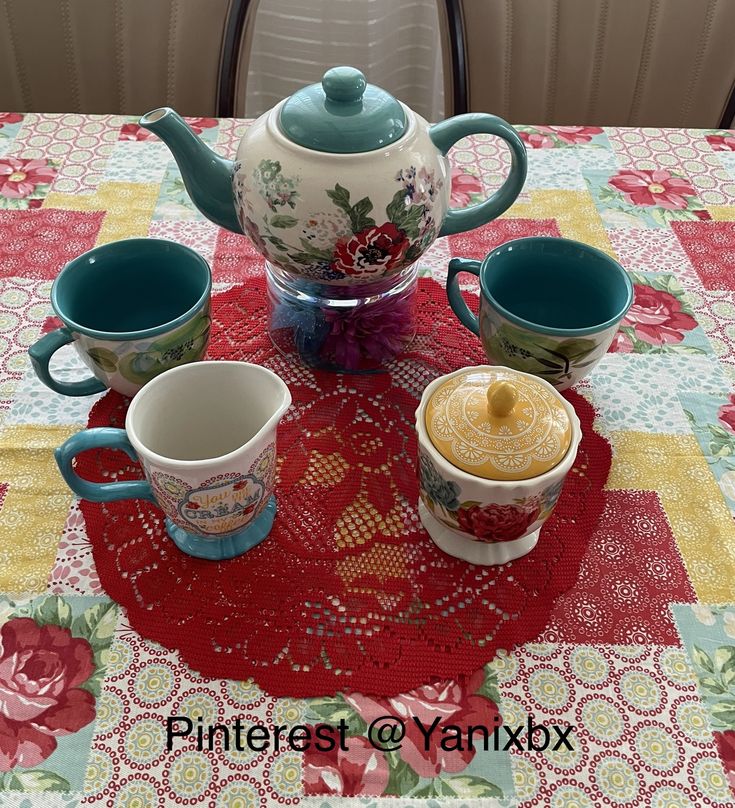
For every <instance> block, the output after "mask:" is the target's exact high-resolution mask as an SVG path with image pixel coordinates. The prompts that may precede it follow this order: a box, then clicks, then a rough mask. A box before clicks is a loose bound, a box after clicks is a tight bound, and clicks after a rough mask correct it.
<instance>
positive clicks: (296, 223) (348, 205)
mask: <svg viewBox="0 0 735 808" xmlns="http://www.w3.org/2000/svg"><path fill="white" fill-rule="evenodd" d="M394 180H395V182H396V183H397V185H398V187H397V190H396V191H395V193H394V194H393V196H392V199H391V201H390V202H389V203H388V205H387V206H386V208H385V216H384V217H381V216H379V215H378V214H379V212H378V211H376V210H374V208H375V206H374V204H373V202H372V200H371V199H370V197H369V196H363V197H362V198H361V199H358V200H353V199H352V194H351V191H350V189H349V188H345V187H344V186H342V185H340V184H339V183H336V184H335V186H334V188H325V189H324V194H325V198H324V202H325V206H326V205H328V204H329V203H330V202H331V206H332V208H333V209H329V208H325V209H324V210H321V211H318V212H313V211H302V212H301V213H300V216H297V215H292V214H291V213H290V211H294V212H295V211H296V208H297V206H298V205H299V203H300V202H301V201H302V200H301V195H300V193H299V183H300V180H299V178H298V177H295V176H286V175H285V174H284V173H283V171H282V166H281V163H280V162H279V161H278V160H261V161H260V162H259V163H258V165H257V166H256V167H255V169H253V171H252V172H251V177H249V178H248V177H247V176H246V174H245V172H244V171H242V166H241V164H240V163H236V164H235V172H234V175H233V186H234V191H235V198H236V200H237V206H238V211H239V214H238V215H239V218H240V223H241V225H242V228H243V230H244V231H245V232H246V233H247V235H248V236H249V237H250V239H251V241H252V242H253V244H254V245H255V247H256V248H257V249H258V251H259V252H261V253H262V254H263V255H265V256H266V258H268V260H270V261H271V262H273V263H274V264H277V265H279V266H281V267H283V268H284V269H287V270H290V271H291V272H295V273H298V274H299V275H302V276H306V277H308V278H310V279H311V280H315V281H328V282H330V283H345V284H351V283H362V282H367V281H373V280H377V279H379V278H383V277H387V276H390V275H393V274H395V273H397V272H400V271H401V270H402V269H405V268H406V267H408V266H410V265H411V264H412V263H414V262H415V261H416V260H418V258H420V256H421V255H423V253H424V252H426V250H427V249H428V248H429V247H430V246H431V244H432V243H433V242H434V240H435V239H436V237H437V233H438V228H439V223H438V222H437V216H438V215H439V217H441V216H443V213H444V206H443V203H441V202H440V200H439V192H440V191H441V189H442V187H443V185H444V181H443V179H441V178H439V177H436V176H435V172H434V171H432V170H429V169H427V168H426V167H423V166H422V167H421V168H420V169H418V170H417V169H416V167H415V166H409V167H407V168H402V169H400V170H399V171H398V172H397V173H396V175H395V177H394ZM251 183H252V184H251ZM254 191H255V192H256V193H257V194H258V196H259V197H260V198H261V199H262V201H263V202H264V203H265V206H266V207H267V211H268V212H267V213H262V212H261V214H260V215H257V214H255V212H254V209H253V204H252V201H251V200H252V194H253V192H254ZM437 208H438V210H437ZM381 219H382V221H381ZM258 222H259V223H258Z"/></svg>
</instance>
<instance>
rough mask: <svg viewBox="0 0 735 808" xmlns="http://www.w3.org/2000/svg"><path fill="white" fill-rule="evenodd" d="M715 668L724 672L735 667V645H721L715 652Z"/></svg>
mask: <svg viewBox="0 0 735 808" xmlns="http://www.w3.org/2000/svg"><path fill="white" fill-rule="evenodd" d="M713 661H714V665H715V668H716V669H717V670H718V671H720V673H722V672H723V671H726V670H732V669H733V668H735V646H733V645H721V646H720V647H719V648H718V649H717V650H716V651H715V653H714V656H713Z"/></svg>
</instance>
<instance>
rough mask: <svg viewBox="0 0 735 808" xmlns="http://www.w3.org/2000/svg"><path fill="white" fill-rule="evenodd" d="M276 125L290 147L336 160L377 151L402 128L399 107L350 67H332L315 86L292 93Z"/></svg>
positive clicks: (396, 138)
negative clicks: (335, 156) (334, 156)
mask: <svg viewBox="0 0 735 808" xmlns="http://www.w3.org/2000/svg"><path fill="white" fill-rule="evenodd" d="M279 122H280V126H281V130H282V131H283V133H284V135H286V137H287V138H288V139H289V140H292V141H293V142H294V143H298V144H299V145H300V146H305V147H306V148H307V149H313V150H315V151H321V152H333V153H335V154H354V153H356V152H366V151H373V150H374V149H380V148H382V147H384V146H387V145H388V144H389V143H393V142H394V141H396V140H398V139H399V138H400V137H401V136H402V135H403V133H404V132H405V131H406V127H407V123H406V112H405V110H404V109H403V106H402V105H401V104H400V103H399V102H398V101H396V99H395V98H393V96H392V95H391V94H390V93H388V92H386V91H385V90H382V89H381V88H380V87H376V86H375V85H374V84H368V83H367V81H366V80H365V76H364V75H363V74H362V73H361V72H360V71H359V70H357V69H356V68H354V67H333V68H332V69H331V70H327V72H326V73H325V74H324V76H323V77H322V80H321V83H320V84H311V85H309V86H308V87H304V88H303V89H302V90H299V91H298V92H296V93H294V94H293V95H292V96H291V97H290V98H288V99H286V101H285V103H284V104H283V106H282V107H281V114H280V118H279Z"/></svg>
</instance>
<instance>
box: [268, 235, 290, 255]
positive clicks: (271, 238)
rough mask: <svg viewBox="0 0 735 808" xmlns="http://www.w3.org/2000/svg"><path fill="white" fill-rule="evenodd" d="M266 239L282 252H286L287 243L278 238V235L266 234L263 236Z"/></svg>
mask: <svg viewBox="0 0 735 808" xmlns="http://www.w3.org/2000/svg"><path fill="white" fill-rule="evenodd" d="M263 238H264V239H266V241H270V243H271V244H272V245H273V246H274V247H276V248H277V249H279V250H281V251H282V252H288V244H286V242H285V241H283V239H281V238H279V237H278V236H273V235H266V236H263Z"/></svg>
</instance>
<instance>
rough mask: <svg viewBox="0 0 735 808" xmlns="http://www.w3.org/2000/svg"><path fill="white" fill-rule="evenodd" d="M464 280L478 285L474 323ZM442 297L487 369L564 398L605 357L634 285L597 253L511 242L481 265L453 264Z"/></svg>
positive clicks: (545, 242) (559, 242) (536, 241)
mask: <svg viewBox="0 0 735 808" xmlns="http://www.w3.org/2000/svg"><path fill="white" fill-rule="evenodd" d="M461 272H468V273H470V274H471V275H475V276H477V277H479V279H480V313H479V317H478V316H476V315H475V314H473V313H472V312H471V311H470V309H469V308H468V306H467V304H466V303H465V301H464V298H463V297H462V295H461V293H460V290H459V279H458V275H459V274H460V273H461ZM447 296H448V298H449V305H450V306H451V307H452V310H453V311H454V313H455V314H456V315H457V317H458V318H459V321H460V322H461V323H462V325H464V326H465V327H466V328H468V329H469V330H470V331H472V333H473V334H477V335H478V336H479V337H480V341H481V342H482V347H483V349H484V350H485V354H486V356H487V358H488V360H489V361H490V363H491V364H494V365H504V366H506V367H510V368H514V369H516V370H520V371H523V372H525V373H532V374H534V375H535V376H539V377H540V378H542V379H545V380H546V381H548V382H550V383H551V384H553V385H554V387H556V389H557V390H566V389H567V388H568V387H571V386H572V385H573V384H576V382H578V381H579V380H580V379H581V378H582V377H583V376H586V375H587V374H588V373H589V372H590V371H591V370H592V368H593V367H594V366H595V365H596V364H597V363H598V362H599V361H600V359H601V358H602V357H603V356H604V355H605V353H606V352H607V349H608V348H609V347H610V343H611V342H612V340H613V337H614V336H615V334H616V332H617V330H618V327H619V325H620V322H621V320H622V319H623V317H624V316H625V314H626V312H627V311H628V309H629V308H630V305H631V303H632V302H633V284H632V283H631V281H630V278H629V277H628V274H627V273H626V271H625V270H624V269H623V268H622V267H621V266H620V264H619V263H618V262H617V261H615V260H614V259H613V258H611V257H610V256H609V255H606V254H605V253H603V252H601V251H600V250H597V249H595V248H594V247H590V246H589V245H587V244H582V243H581V242H578V241H571V240H569V239H563V238H546V237H534V238H521V239H516V240H514V241H509V242H507V243H506V244H503V245H502V246H500V247H498V248H496V249H495V250H493V251H492V252H491V253H489V254H488V255H487V256H486V257H485V259H484V260H483V261H474V260H471V259H468V258H453V259H452V260H451V261H450V262H449V273H448V276H447Z"/></svg>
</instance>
